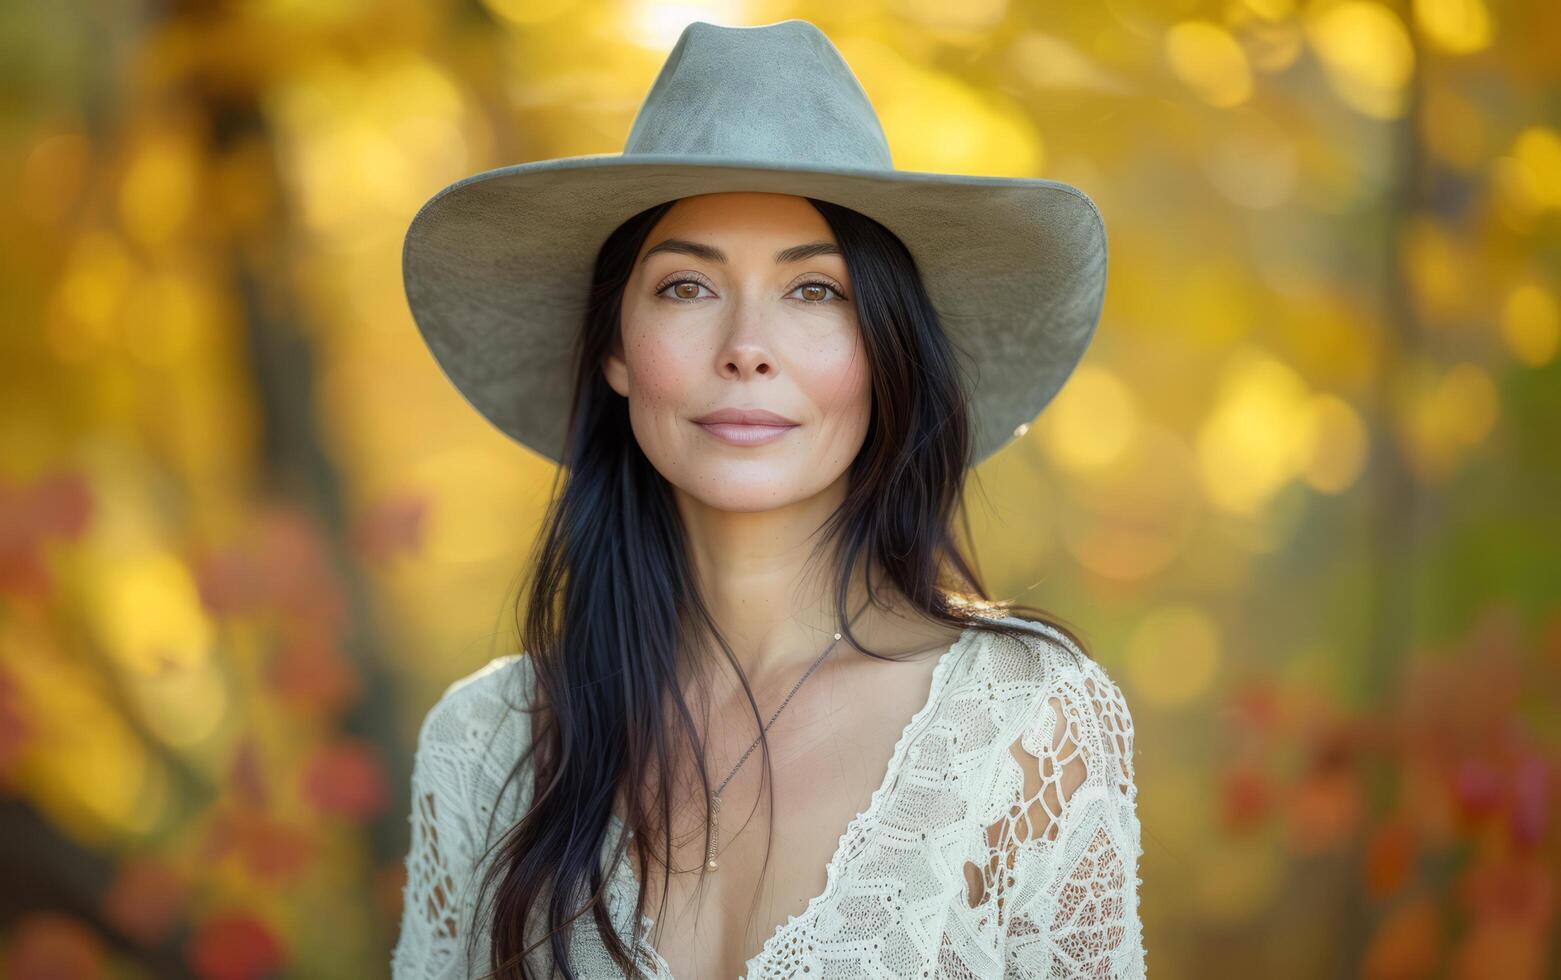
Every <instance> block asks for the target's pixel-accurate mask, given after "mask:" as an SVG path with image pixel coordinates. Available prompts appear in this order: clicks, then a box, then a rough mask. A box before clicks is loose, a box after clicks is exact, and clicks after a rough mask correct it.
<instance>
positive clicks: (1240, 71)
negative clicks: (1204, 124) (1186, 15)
mask: <svg viewBox="0 0 1561 980" xmlns="http://www.w3.org/2000/svg"><path fill="white" fill-rule="evenodd" d="M1165 58H1166V61H1167V62H1168V63H1169V64H1170V66H1171V71H1172V72H1173V73H1174V74H1175V75H1176V77H1177V78H1179V79H1181V81H1182V83H1183V84H1184V85H1186V86H1187V87H1188V88H1190V89H1192V91H1193V92H1194V93H1195V94H1196V95H1197V96H1198V97H1199V98H1200V99H1203V100H1204V101H1205V102H1207V103H1209V104H1210V105H1215V106H1220V107H1229V106H1233V105H1240V104H1241V103H1242V102H1245V101H1246V100H1247V99H1249V98H1251V97H1252V69H1251V67H1250V66H1249V65H1248V64H1247V56H1246V54H1245V52H1243V51H1242V50H1241V45H1240V44H1237V43H1236V39H1235V38H1233V37H1231V36H1230V32H1229V31H1227V30H1225V29H1224V28H1223V27H1221V26H1219V25H1218V24H1214V23H1211V22H1209V21H1206V20H1187V21H1182V22H1181V23H1179V24H1176V25H1174V26H1172V27H1171V29H1170V30H1169V31H1167V32H1166V35H1165Z"/></svg>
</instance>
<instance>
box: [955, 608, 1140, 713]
mask: <svg viewBox="0 0 1561 980" xmlns="http://www.w3.org/2000/svg"><path fill="white" fill-rule="evenodd" d="M989 618H991V619H993V620H994V621H996V622H999V623H1003V624H1005V625H1008V626H1015V627H1018V628H1019V630H1018V631H1017V632H1018V635H1017V636H1005V635H1002V634H997V633H992V634H989V635H988V639H987V642H986V644H985V649H984V651H983V654H982V657H981V662H980V665H979V667H978V670H980V671H982V672H983V676H984V678H985V679H986V680H988V681H991V682H992V683H993V684H994V686H998V685H1001V686H1006V687H1008V688H1010V689H1011V690H1015V691H1016V692H1017V694H1018V697H1017V698H1016V699H1015V700H1016V701H1017V703H1018V705H1019V707H1020V710H1022V711H1028V712H1031V713H1033V712H1035V711H1038V710H1040V709H1041V707H1042V705H1043V703H1045V702H1047V701H1051V702H1052V703H1054V704H1056V703H1062V702H1065V703H1068V704H1070V705H1083V704H1089V705H1090V706H1092V707H1093V708H1094V714H1095V715H1096V716H1097V717H1098V718H1101V719H1102V720H1107V721H1108V724H1109V725H1110V727H1112V728H1116V729H1119V730H1120V729H1127V730H1131V727H1132V718H1131V714H1130V713H1129V712H1128V707H1127V699H1126V697H1125V696H1124V695H1123V693H1122V688H1121V687H1120V686H1119V685H1118V684H1117V682H1116V679H1115V678H1114V677H1113V676H1112V674H1111V671H1110V670H1109V669H1108V668H1107V667H1106V666H1105V665H1103V664H1102V663H1101V662H1100V661H1099V660H1097V659H1096V658H1095V657H1093V656H1091V655H1090V654H1087V653H1086V652H1085V651H1084V649H1083V648H1082V647H1081V646H1080V644H1079V643H1078V641H1076V640H1075V639H1074V638H1073V637H1072V636H1071V635H1070V634H1069V633H1068V632H1066V631H1064V630H1062V629H1061V628H1059V627H1057V626H1055V625H1054V624H1052V623H1048V622H1044V621H1041V620H1035V619H1026V618H1021V617H1019V616H1003V617H989ZM1059 698H1060V699H1061V702H1059V700H1058V699H1059Z"/></svg>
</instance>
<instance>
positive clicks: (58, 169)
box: [13, 131, 92, 224]
mask: <svg viewBox="0 0 1561 980" xmlns="http://www.w3.org/2000/svg"><path fill="white" fill-rule="evenodd" d="M91 170H92V143H91V141H90V140H89V139H88V138H87V136H86V134H84V133H81V132H76V131H71V132H64V133H55V134H53V135H50V136H45V137H43V138H42V139H40V140H38V142H37V143H35V144H33V147H32V149H30V150H29V151H28V152H27V158H26V160H24V161H23V163H22V169H21V174H20V175H19V179H18V181H17V193H16V196H15V198H14V199H13V200H14V201H15V202H16V205H17V206H18V207H20V208H21V210H22V213H24V214H26V215H27V216H28V217H29V218H31V219H32V220H34V221H36V222H38V223H39V224H53V223H55V222H58V221H60V220H62V219H64V218H65V217H66V215H67V214H69V213H70V209H71V208H72V207H74V206H75V204H76V202H77V201H79V200H80V199H81V194H82V192H83V191H84V190H86V188H87V181H88V178H89V177H90V175H91Z"/></svg>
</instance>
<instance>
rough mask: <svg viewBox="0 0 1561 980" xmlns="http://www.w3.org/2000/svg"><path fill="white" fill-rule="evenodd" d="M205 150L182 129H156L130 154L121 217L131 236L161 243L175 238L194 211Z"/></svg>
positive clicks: (121, 187) (121, 202) (122, 186)
mask: <svg viewBox="0 0 1561 980" xmlns="http://www.w3.org/2000/svg"><path fill="white" fill-rule="evenodd" d="M200 162H201V157H200V151H199V149H198V148H197V147H195V146H194V145H192V141H191V140H190V139H189V138H188V137H186V136H185V135H184V134H182V133H178V132H155V133H152V134H149V135H148V136H146V138H144V139H143V140H142V143H141V145H140V146H139V147H137V148H136V150H135V153H134V154H133V155H132V156H131V158H130V164H129V166H128V167H127V168H126V170H125V174H124V180H123V181H122V182H121V184H120V187H119V217H120V221H121V222H122V223H123V225H124V227H125V231H126V232H127V233H128V234H129V235H130V237H132V238H134V239H135V240H137V241H139V242H141V243H142V244H145V245H159V244H162V243H164V242H166V241H168V240H169V239H170V238H172V237H173V235H174V233H175V232H176V231H177V230H178V229H179V228H180V227H181V226H182V225H183V224H184V223H185V221H187V220H188V219H189V217H190V214H191V212H192V211H194V209H195V201H196V195H197V193H198V192H199V186H200V177H201V174H200Z"/></svg>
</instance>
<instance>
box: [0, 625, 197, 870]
mask: <svg viewBox="0 0 1561 980" xmlns="http://www.w3.org/2000/svg"><path fill="white" fill-rule="evenodd" d="M4 629H5V631H7V632H6V633H5V635H0V653H3V657H0V659H3V662H4V663H5V666H6V669H7V671H8V673H9V675H10V677H11V679H12V680H13V682H14V683H15V684H16V685H17V688H18V690H19V692H20V694H21V697H22V699H23V702H24V703H25V704H26V705H27V706H28V719H29V723H30V725H31V726H32V731H31V736H30V738H29V739H28V742H27V751H26V754H25V755H23V756H22V757H21V760H20V767H19V772H18V782H19V784H20V785H21V786H23V787H25V790H26V793H27V796H28V798H29V799H31V800H32V801H33V802H34V803H36V804H37V805H38V807H39V808H40V809H41V810H43V811H44V812H45V813H47V814H48V816H49V818H50V819H51V820H53V821H54V822H55V823H57V824H58V825H59V826H60V827H61V829H62V830H63V831H64V832H65V833H67V834H69V835H70V836H72V837H75V838H76V839H78V840H82V841H86V842H90V843H94V844H99V845H102V844H106V843H111V842H113V840H114V838H116V837H120V836H122V835H127V834H132V835H133V834H144V833H147V832H148V831H150V830H151V829H153V827H154V826H155V825H156V823H157V822H158V821H159V820H160V819H161V817H162V816H163V812H164V809H165V807H166V805H167V790H168V787H167V785H166V774H164V773H163V772H162V771H161V769H160V768H158V767H157V766H156V765H155V764H154V763H153V761H152V759H151V758H150V757H149V756H148V754H147V751H146V747H145V745H144V744H143V743H142V741H141V739H140V737H139V736H138V735H137V734H136V733H135V732H133V731H131V730H130V728H129V727H128V726H127V725H126V724H125V721H124V719H123V717H122V716H121V715H120V714H119V713H118V712H117V711H116V710H115V709H114V707H113V706H112V703H111V701H110V699H109V697H108V695H107V693H106V692H105V691H104V690H103V680H102V678H101V676H99V675H98V674H96V673H95V672H94V671H93V670H92V669H91V668H90V667H88V666H86V665H85V664H83V663H82V662H80V661H77V660H74V659H71V658H69V657H67V656H66V655H65V654H64V653H63V651H61V650H59V649H57V648H56V647H55V646H54V645H53V644H52V642H51V641H50V640H49V639H48V638H46V637H42V636H28V635H26V634H27V631H26V630H25V629H23V628H20V626H19V624H18V623H16V622H12V623H9V624H6V625H5V627H4Z"/></svg>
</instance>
